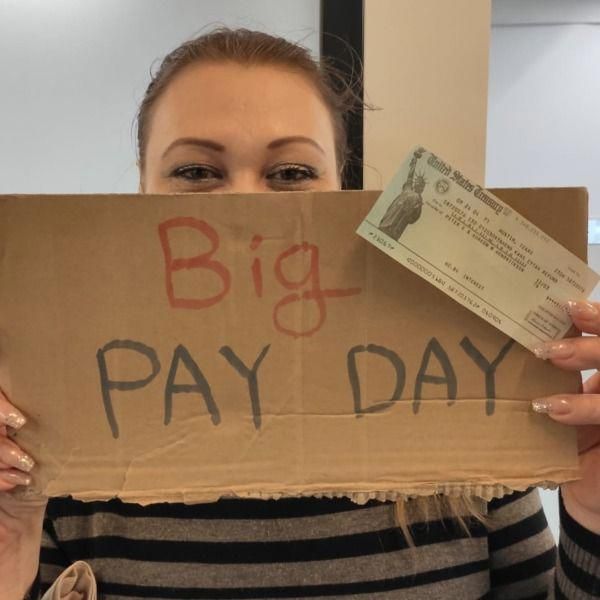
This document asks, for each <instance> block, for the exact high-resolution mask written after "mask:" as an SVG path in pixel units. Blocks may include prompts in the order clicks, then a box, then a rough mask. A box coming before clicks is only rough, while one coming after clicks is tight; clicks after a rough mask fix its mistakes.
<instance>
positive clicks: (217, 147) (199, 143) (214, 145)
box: [162, 137, 225, 158]
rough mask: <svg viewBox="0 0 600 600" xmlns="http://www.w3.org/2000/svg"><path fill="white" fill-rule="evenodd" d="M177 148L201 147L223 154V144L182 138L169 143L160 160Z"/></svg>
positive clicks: (202, 139)
mask: <svg viewBox="0 0 600 600" xmlns="http://www.w3.org/2000/svg"><path fill="white" fill-rule="evenodd" d="M177 146H202V147H203V148H210V149H211V150H216V151H217V152H225V146H223V144H219V142H215V141H214V140H209V139H206V138H193V137H184V138H179V139H176V140H175V141H174V142H171V143H170V144H169V145H168V146H167V149H166V150H165V151H164V152H163V154H162V158H164V157H165V156H166V155H167V154H168V153H169V152H170V151H171V150H173V148H176V147H177Z"/></svg>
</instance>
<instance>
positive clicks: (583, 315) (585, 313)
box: [567, 300, 598, 319]
mask: <svg viewBox="0 0 600 600" xmlns="http://www.w3.org/2000/svg"><path fill="white" fill-rule="evenodd" d="M567 311H568V312H569V314H570V315H572V316H574V317H579V318H580V319H593V318H595V317H597V316H598V309H597V308H596V307H595V306H594V305H593V304H592V303H591V302H586V301H585V300H568V301H567Z"/></svg>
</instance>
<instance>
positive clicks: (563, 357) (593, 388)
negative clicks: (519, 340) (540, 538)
mask: <svg viewBox="0 0 600 600" xmlns="http://www.w3.org/2000/svg"><path fill="white" fill-rule="evenodd" d="M569 312H570V314H571V318H572V319H573V323H574V324H575V326H576V327H577V328H578V329H580V330H581V331H582V332H584V333H591V334H594V335H593V336H584V337H576V338H566V339H564V340H560V341H556V342H548V343H547V344H544V345H543V346H540V347H539V348H538V349H536V355H537V356H538V357H540V358H547V359H550V360H551V361H552V362H553V363H554V364H555V365H556V366H557V367H560V368H562V369H568V370H573V371H583V370H586V369H596V370H600V338H599V337H597V336H598V335H600V303H591V302H569ZM533 409H534V410H535V411H537V412H543V413H548V415H549V416H550V417H552V418H553V419H554V420H555V421H559V422H560V423H566V424H568V425H576V426H577V434H578V440H579V453H580V460H581V471H582V479H580V480H578V481H571V482H569V483H565V484H563V485H562V486H561V491H562V496H563V501H564V503H565V508H566V509H567V511H568V512H569V514H570V515H571V517H573V519H575V520H576V521H577V522H579V523H580V524H581V525H582V526H584V527H585V528H587V529H589V530H590V531H593V532H595V533H599V534H600V372H596V373H595V374H594V375H592V376H591V377H590V378H589V379H588V380H587V381H586V382H585V383H584V386H583V394H561V395H557V396H550V397H548V398H539V399H537V400H534V401H533Z"/></svg>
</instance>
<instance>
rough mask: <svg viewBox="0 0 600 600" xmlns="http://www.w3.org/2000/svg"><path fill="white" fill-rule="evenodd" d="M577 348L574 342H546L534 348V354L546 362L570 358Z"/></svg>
mask: <svg viewBox="0 0 600 600" xmlns="http://www.w3.org/2000/svg"><path fill="white" fill-rule="evenodd" d="M574 350H575V348H574V346H573V343H572V342H569V341H567V340H561V341H559V342H545V343H542V344H539V345H537V346H535V347H534V348H533V353H534V354H535V355H536V356H537V357H538V358H542V359H544V360H546V359H548V358H570V357H571V356H572V355H573V352H574Z"/></svg>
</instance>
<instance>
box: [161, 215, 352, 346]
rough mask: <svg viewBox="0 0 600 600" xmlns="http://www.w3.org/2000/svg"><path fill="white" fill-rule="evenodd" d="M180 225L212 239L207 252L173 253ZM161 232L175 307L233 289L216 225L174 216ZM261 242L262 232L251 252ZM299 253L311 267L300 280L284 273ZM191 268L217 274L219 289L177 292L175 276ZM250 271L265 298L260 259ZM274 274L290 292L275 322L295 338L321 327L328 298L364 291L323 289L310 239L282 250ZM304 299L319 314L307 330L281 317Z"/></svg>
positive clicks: (205, 301) (193, 305)
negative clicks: (204, 293) (193, 293)
mask: <svg viewBox="0 0 600 600" xmlns="http://www.w3.org/2000/svg"><path fill="white" fill-rule="evenodd" d="M179 228H188V229H193V230H194V231H196V232H198V234H199V235H200V236H203V238H204V239H205V240H207V241H208V242H209V244H210V247H209V249H208V251H206V252H202V253H200V254H197V255H196V256H193V257H175V256H173V250H172V246H171V238H170V233H171V232H173V231H174V230H175V229H179ZM158 234H159V238H160V242H161V246H162V250H163V254H164V259H165V279H166V290H167V297H168V299H169V303H170V305H171V306H172V307H173V308H185V309H192V310H201V309H205V308H209V307H211V306H214V305H215V304H218V303H219V302H221V301H222V300H223V299H224V298H225V296H227V294H228V293H229V291H230V289H231V279H232V276H231V271H230V270H229V269H228V268H227V267H226V266H225V265H224V264H223V263H222V262H221V261H219V260H217V259H216V258H215V255H216V254H217V250H218V249H219V245H220V240H219V235H218V233H217V231H216V230H215V229H214V228H213V227H211V226H210V225H209V224H208V223H207V222H206V221H201V220H199V219H195V218H194V217H175V218H174V219H169V220H168V221H164V222H163V223H160V225H159V226H158ZM262 241H263V238H262V237H261V236H260V235H255V236H254V237H253V238H252V241H251V243H250V246H249V249H250V251H253V252H254V251H256V250H257V249H258V247H259V246H260V244H261V243H262ZM298 255H307V257H308V269H307V270H306V272H305V273H302V274H301V276H300V277H299V278H298V279H297V280H293V279H290V278H289V277H288V276H287V275H286V274H285V270H284V265H285V263H286V262H287V261H289V260H290V259H292V258H293V257H295V256H298ZM192 269H198V270H201V271H207V272H209V273H212V274H213V276H215V277H217V278H218V280H219V281H220V290H219V291H218V293H216V294H213V295H212V296H207V297H201V298H199V297H195V298H190V297H182V296H180V295H178V293H177V290H176V289H175V288H176V285H175V281H174V279H175V278H174V275H175V274H176V273H177V272H179V271H183V270H187V271H189V270H192ZM250 271H251V273H250V275H251V278H252V283H253V286H254V292H255V294H256V296H257V297H258V298H262V295H263V271H262V261H261V260H260V258H258V257H255V258H254V260H253V262H252V266H251V269H250ZM273 274H274V276H275V280H276V281H277V282H278V283H279V284H280V285H281V286H282V287H283V288H284V289H285V290H288V292H289V293H288V294H286V295H285V296H283V297H282V298H281V299H280V300H279V301H278V302H277V303H276V304H275V306H274V308H273V323H274V325H275V328H276V329H277V330H278V331H280V332H281V333H284V334H286V335H290V336H292V337H295V338H298V337H302V336H310V335H312V334H313V333H316V332H317V331H318V330H319V329H321V327H322V326H323V324H324V323H325V320H326V318H327V306H326V300H327V298H343V297H347V296H354V295H356V294H359V293H360V292H361V289H360V288H347V289H323V288H322V287H321V274H320V266H319V248H318V247H317V246H316V245H315V244H309V243H308V242H302V243H300V244H294V245H292V246H290V247H289V248H287V249H286V250H284V251H283V252H281V253H280V254H279V255H278V256H277V258H276V259H275V263H274V265H273ZM303 301H309V302H314V303H315V306H316V309H317V314H318V316H317V319H316V323H314V324H309V325H306V328H305V329H301V328H298V329H294V328H293V327H289V326H286V325H284V324H283V322H282V318H281V311H282V310H283V309H284V308H285V307H286V306H288V305H290V304H293V303H296V302H303Z"/></svg>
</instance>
